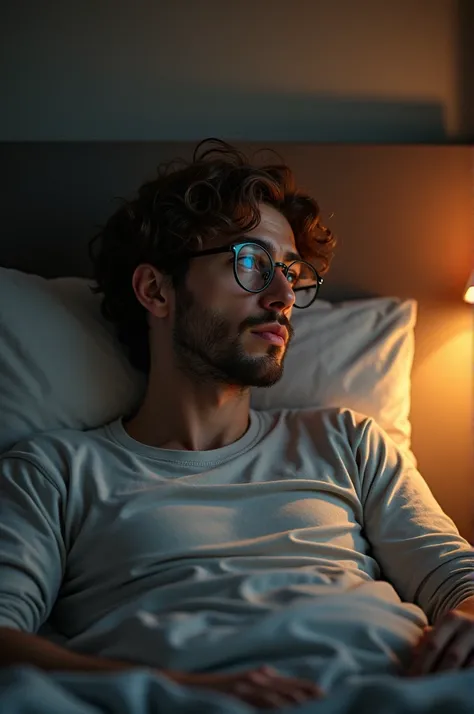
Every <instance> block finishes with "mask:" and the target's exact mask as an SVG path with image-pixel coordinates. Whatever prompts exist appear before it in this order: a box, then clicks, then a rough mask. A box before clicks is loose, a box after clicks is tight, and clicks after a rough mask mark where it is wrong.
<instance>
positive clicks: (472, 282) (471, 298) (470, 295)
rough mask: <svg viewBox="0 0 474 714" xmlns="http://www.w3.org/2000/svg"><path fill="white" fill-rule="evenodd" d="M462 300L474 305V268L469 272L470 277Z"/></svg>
mask: <svg viewBox="0 0 474 714" xmlns="http://www.w3.org/2000/svg"><path fill="white" fill-rule="evenodd" d="M464 300H465V301H466V302H469V303H471V305H474V270H473V271H472V273H471V277H470V278H469V280H468V281H467V285H466V292H465V293H464Z"/></svg>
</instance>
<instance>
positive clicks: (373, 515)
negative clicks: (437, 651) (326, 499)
mask: <svg viewBox="0 0 474 714" xmlns="http://www.w3.org/2000/svg"><path fill="white" fill-rule="evenodd" d="M356 460H357V463H358V466H359V478H360V479H361V481H360V489H361V500H362V506H363V511H364V530H365V534H366V537H367V539H368V541H369V543H370V545H371V547H372V550H373V555H374V557H375V559H376V560H377V562H378V563H379V565H380V567H381V569H382V572H383V575H384V576H385V578H386V579H387V580H389V581H390V582H391V583H392V585H393V586H394V587H395V588H396V590H397V591H398V594H399V595H400V597H401V598H402V599H403V600H405V601H409V602H414V603H416V604H417V605H419V606H420V607H421V609H422V610H423V611H424V612H425V613H426V615H427V617H428V618H429V620H430V621H431V622H436V620H437V619H438V618H439V617H440V616H441V615H442V614H443V613H445V612H447V611H448V610H451V609H453V608H454V607H456V606H457V605H459V604H460V603H461V602H462V601H463V600H464V599H465V598H467V597H470V596H472V595H474V550H473V548H472V547H471V545H470V544H469V543H468V542H467V541H466V540H465V539H464V538H462V536H461V535H460V534H459V531H458V529H457V528H456V526H455V524H454V522H453V521H452V520H451V518H449V516H447V515H446V514H445V513H444V512H443V510H442V509H441V507H440V506H439V504H438V502H437V501H436V500H435V498H434V496H433V494H432V493H431V491H430V489H429V487H428V485H427V484H426V482H425V480H424V479H423V477H422V476H421V474H420V473H419V472H418V471H417V469H416V468H415V467H414V465H413V464H412V462H411V461H410V460H409V459H408V458H407V457H405V456H404V454H403V453H402V452H401V451H400V450H399V449H398V447H397V446H396V445H395V443H394V442H393V441H392V440H391V439H390V437H389V436H388V435H386V433H385V432H384V431H383V430H382V429H381V428H380V427H379V426H378V425H377V424H376V423H375V422H374V420H373V419H367V420H365V422H364V424H363V429H362V435H361V438H360V440H359V443H358V445H357V449H356Z"/></svg>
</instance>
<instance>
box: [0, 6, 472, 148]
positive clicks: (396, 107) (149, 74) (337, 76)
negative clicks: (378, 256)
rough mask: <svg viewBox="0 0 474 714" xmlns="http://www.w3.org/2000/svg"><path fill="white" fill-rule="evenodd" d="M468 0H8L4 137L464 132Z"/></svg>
mask: <svg viewBox="0 0 474 714" xmlns="http://www.w3.org/2000/svg"><path fill="white" fill-rule="evenodd" d="M469 5H470V6H471V9H469ZM472 5H473V3H472V2H470V0H467V2H464V1H463V0H459V2H458V0H416V2H413V0H384V1H383V2H381V1H380V0H357V2H354V1H353V0H292V2H291V3H290V2H287V1H286V0H285V1H283V0H257V1H256V0H239V1H238V2H237V0H229V1H227V2H223V0H200V1H199V2H195V1H194V0H135V1H134V2H132V1H131V0H116V1H115V2H110V1H109V0H81V1H80V2H74V3H71V2H64V0H42V1H41V2H37V0H22V2H17V0H5V2H3V3H2V22H1V25H0V47H1V53H2V54H1V57H2V61H1V63H0V87H1V88H2V89H1V92H2V95H3V96H2V111H1V112H0V141H1V140H3V141H14V140H17V141H22V140H27V141H46V140H52V141H62V140H72V141H86V140H92V141H94V140H102V141H109V140H110V141H113V140H119V141H120V140H132V141H134V140H195V139H200V138H202V137H204V136H210V135H218V136H220V137H223V138H229V139H240V140H244V141H245V140H254V141H272V140H273V141H324V142H327V141H335V142H340V141H363V142H374V143H377V142H387V141H388V142H390V141H396V142H442V141H450V140H457V139H458V138H459V137H461V136H465V135H466V133H469V132H470V131H471V130H472V106H473V103H472V89H470V85H469V86H468V82H467V80H466V81H462V80H461V78H460V75H459V72H460V71H461V70H463V68H465V67H466V66H467V63H468V61H469V60H468V57H467V54H466V53H464V54H463V53H462V52H461V49H462V48H461V47H460V39H463V40H464V42H465V44H466V46H468V47H470V44H471V40H470V37H469V36H468V35H469V31H468V28H467V27H466V28H465V30H463V31H462V32H461V33H460V27H459V26H460V24H462V25H463V28H464V24H463V23H464V22H467V21H468V20H469V18H467V15H469V13H470V19H471V20H472ZM466 18H467V19H466ZM470 51H471V53H472V50H470ZM472 76H473V74H472V71H471V72H470V74H469V80H471V79H472ZM461 114H462V115H461Z"/></svg>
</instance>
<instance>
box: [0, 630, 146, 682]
mask: <svg viewBox="0 0 474 714" xmlns="http://www.w3.org/2000/svg"><path fill="white" fill-rule="evenodd" d="M22 664H32V665H34V666H35V667H38V668H39V669H44V670H66V671H73V672H119V671H122V670H127V669H132V668H133V667H135V668H136V667H138V666H139V665H133V664H132V663H127V662H118V661H115V660H110V659H105V658H103V657H90V656H88V655H81V654H77V653H75V652H71V651H69V650H67V649H66V648H65V647H61V646H59V645H55V644H54V643H52V642H49V640H47V639H45V638H44V637H39V636H38V635H33V634H31V633H29V632H20V631H19V630H15V629H13V628H11V627H0V667H9V666H14V665H22Z"/></svg>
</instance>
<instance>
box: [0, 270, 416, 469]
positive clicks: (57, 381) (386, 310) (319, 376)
mask: <svg viewBox="0 0 474 714" xmlns="http://www.w3.org/2000/svg"><path fill="white" fill-rule="evenodd" d="M91 284H92V283H90V281H88V280H85V279H83V278H56V279H53V280H46V279H45V278H42V277H39V276H37V275H30V274H27V273H23V272H20V271H18V270H11V269H7V268H0V453H1V452H2V451H6V450H7V449H9V448H11V447H12V446H13V445H14V444H15V443H16V442H18V441H20V440H21V439H24V438H28V437H30V436H32V435H33V434H35V433H37V432H44V431H49V430H53V429H61V428H75V429H91V428H95V427H97V426H100V425H101V424H104V423H107V422H108V421H111V420H112V419H115V418H117V417H118V416H120V415H121V414H125V413H127V412H129V411H131V410H132V409H133V408H134V407H135V406H136V405H138V403H139V402H140V400H141V399H142V397H143V394H144V389H145V385H146V380H145V378H144V377H143V376H142V375H141V374H140V373H138V372H137V371H136V370H135V369H134V368H132V367H131V365H130V364H129V362H128V359H127V357H126V355H125V352H124V349H123V348H122V346H121V344H120V343H119V342H118V340H117V338H116V337H115V335H114V331H113V326H112V325H110V324H109V323H108V322H107V321H106V320H104V319H103V318H102V316H101V314H100V308H99V305H100V296H99V295H93V294H92V293H91V292H90V290H89V286H90V285H91ZM415 318H416V303H415V301H413V300H408V301H405V302H402V301H400V300H397V299H394V298H375V299H371V300H358V301H351V302H346V303H340V304H338V305H331V304H330V303H328V302H324V301H316V302H315V303H314V305H312V306H311V307H310V308H308V309H307V310H296V309H295V310H294V312H293V317H292V324H293V326H294V328H295V336H294V338H293V341H292V343H291V346H290V348H289V352H288V355H287V357H286V361H285V370H284V375H283V378H282V379H281V380H280V382H279V383H278V384H276V385H275V386H273V387H270V388H268V389H257V388H254V389H252V400H251V404H252V407H253V408H255V409H275V408H280V407H289V408H293V407H303V408H304V407H315V406H322V407H324V406H346V407H350V408H351V409H354V410H355V411H359V412H362V413H364V414H367V415H368V416H373V417H374V418H375V420H376V421H378V423H379V424H380V425H381V426H382V427H383V428H384V429H385V430H386V431H387V432H388V433H389V434H390V435H391V436H392V438H393V439H394V440H395V441H396V442H397V443H398V444H399V446H401V448H403V449H404V450H406V451H408V450H409V448H410V434H411V431H410V423H409V410H410V373H411V366H412V361H413V350H414V347H413V345H414V335H413V327H414V324H415ZM413 458H414V457H413Z"/></svg>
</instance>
